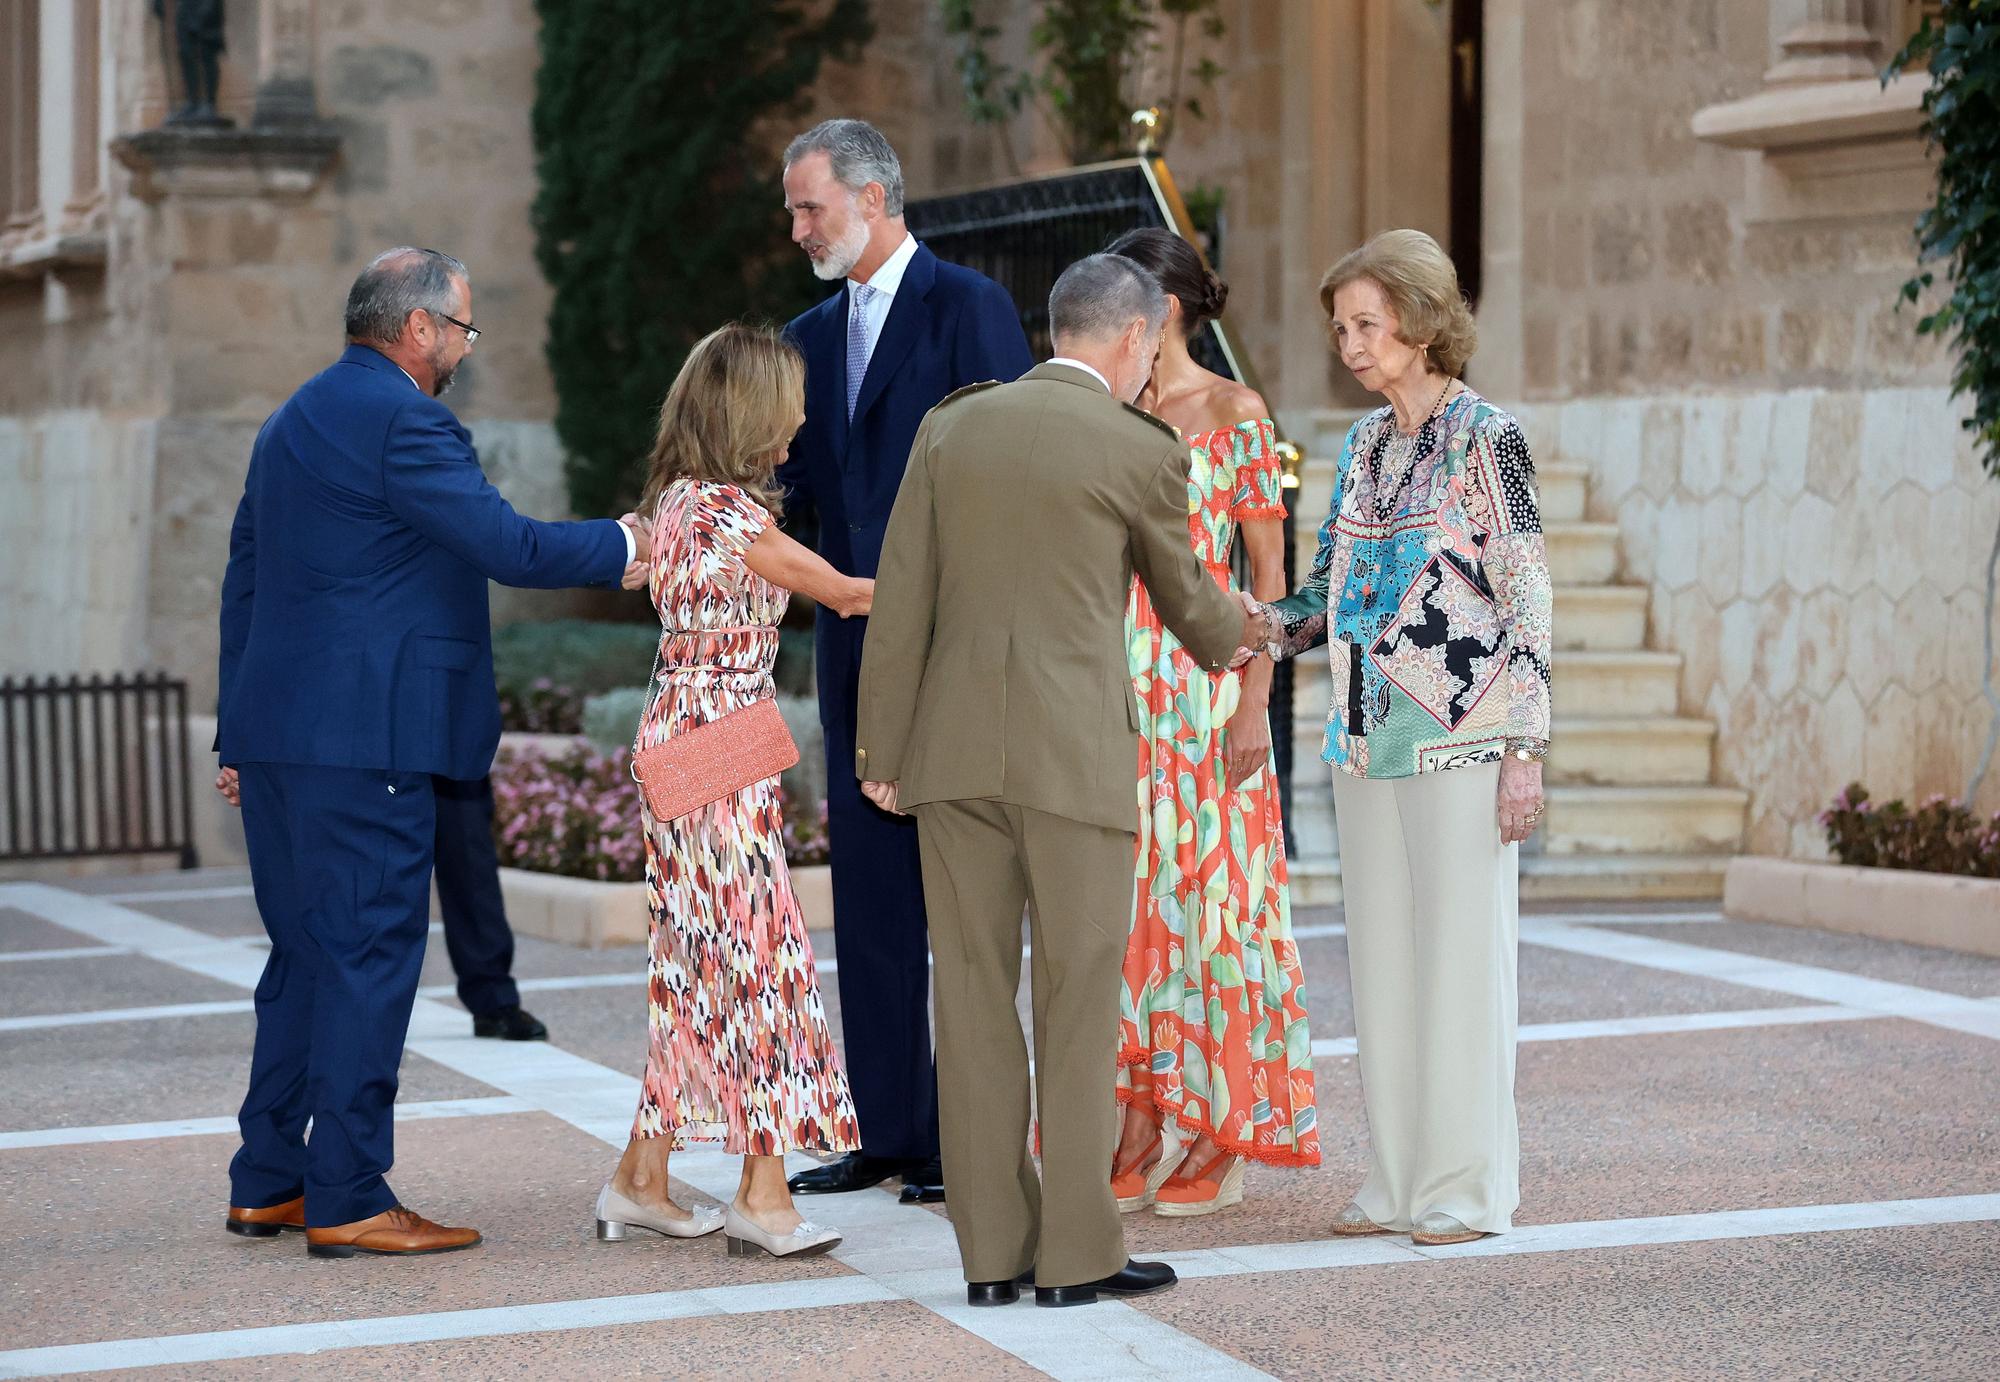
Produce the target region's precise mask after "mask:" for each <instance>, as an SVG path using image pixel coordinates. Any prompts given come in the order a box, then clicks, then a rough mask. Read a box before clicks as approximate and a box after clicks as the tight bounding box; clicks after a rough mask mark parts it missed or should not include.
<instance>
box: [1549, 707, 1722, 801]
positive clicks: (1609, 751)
mask: <svg viewBox="0 0 2000 1382" xmlns="http://www.w3.org/2000/svg"><path fill="white" fill-rule="evenodd" d="M1714 743H1715V722H1714V721H1712V720H1691V719H1681V718H1678V717H1669V716H1647V717H1633V718H1595V717H1572V718H1569V719H1562V718H1558V719H1557V720H1556V723H1555V728H1554V732H1553V741H1552V747H1551V748H1550V750H1549V760H1548V780H1549V782H1550V784H1551V785H1554V784H1556V783H1562V784H1566V785H1573V786H1600V787H1618V786H1642V785H1643V786H1666V785H1673V786H1694V785H1698V784H1702V783H1706V782H1707V781H1708V773H1709V758H1710V750H1711V748H1712V747H1713V745H1714Z"/></svg>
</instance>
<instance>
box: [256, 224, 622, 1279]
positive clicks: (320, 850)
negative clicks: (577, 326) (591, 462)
mask: <svg viewBox="0 0 2000 1382" xmlns="http://www.w3.org/2000/svg"><path fill="white" fill-rule="evenodd" d="M346 325H347V335H348V339H349V345H348V347H347V349H346V351H345V352H343V353H342V355H341V357H340V359H339V361H338V362H337V363H335V364H334V365H333V366H331V367H330V368H328V369H326V370H324V371H322V372H321V373H320V374H318V375H316V376H314V377H313V378H312V379H310V380H308V381H307V382H306V383H305V384H304V385H303V386H301V387H300V389H299V391H298V392H297V393H295V394H293V395H292V397H291V399H290V400H289V401H287V402H286V403H285V405H284V406H283V407H281V408H279V409H278V411H277V412H275V413H273V414H272V415H271V417H270V419H269V420H268V421H267V422H265V424H264V426H263V429H262V430H261V431H260V432H259V433H258V434H257V441H256V445H255V447H254V448H253V449H252V451H251V454H250V469H249V474H248V476H247V478H246V480H245V483H244V489H243V499H242V502H241V503H240V504H239V505H238V506H237V510H236V520H235V523H234V524H233V525H232V527H231V529H230V534H229V567H228V571H227V573H226V575H225V576H224V578H223V583H222V656H221V667H220V671H221V685H220V692H221V695H220V712H219V725H220V732H219V735H218V740H217V749H218V752H219V754H220V757H221V761H222V763H223V764H224V770H223V774H222V780H221V781H220V782H219V783H218V785H219V786H221V787H222V788H223V791H224V794H225V795H227V796H230V797H231V799H232V800H235V801H237V802H238V803H239V804H240V805H241V807H242V808H243V832H244V837H245V840H246V843H247V844H248V846H249V852H250V873H251V881H252V883H253V885H254V886H255V888H256V894H257V909H258V911H259V912H260V913H261V915H262V917H263V921H264V928H265V930H266V931H267V932H268V933H269V934H270V938H271V954H270V958H269V960H268V961H267V962H266V964H265V966H264V975H263V978H262V980H261V981H260V982H259V983H258V985H257V991H256V1008H257V1038H256V1046H255V1049H254V1052H253V1054H252V1058H251V1066H250V1089H249V1093H248V1095H247V1097H246V1098H245V1099H244V1102H243V1108H242V1110H241V1113H240V1114H239V1118H238V1121H239V1124H240V1126H241V1128H242V1133H243V1145H242V1147H241V1149H240V1150H239V1151H238V1152H237V1154H236V1157H235V1159H234V1160H233V1161H232V1162H231V1163H230V1167H229V1177H230V1191H231V1194H230V1204H231V1208H230V1211H229V1216H228V1220H227V1227H228V1228H229V1229H230V1230H231V1231H232V1232H234V1233H238V1234H241V1235H244V1236H246V1237H253V1238H265V1237H271V1236H274V1235H275V1234H277V1233H278V1232H279V1231H280V1230H281V1229H285V1228H303V1229H304V1230H305V1232H306V1241H307V1247H308V1251H309V1252H311V1253H312V1254H313V1255H314V1256H318V1257H351V1256H352V1255H353V1254H355V1253H356V1252H370V1253H385V1254H408V1253H426V1252H445V1251H450V1250H452V1249H456V1248H467V1247H471V1246H473V1245H474V1244H476V1243H478V1242H479V1234H478V1233H477V1232H476V1231H475V1230H473V1229H469V1228H446V1227H444V1226H442V1225H439V1224H436V1223H433V1222H431V1221H430V1220H428V1219H425V1218H423V1217H422V1216H420V1215H418V1214H415V1213H413V1212H412V1211H410V1210H408V1209H405V1208H404V1207H403V1206H402V1205H401V1204H399V1203H398V1202H397V1199H396V1196H395V1194H394V1193H393V1192H392V1191H391V1190H390V1189H389V1186H388V1183H387V1181H386V1180H385V1179H384V1176H385V1175H386V1173H387V1172H388V1169H389V1166H390V1164H391V1162H392V1161H393V1160H394V1137H393V1123H392V1117H393V1105H394V1103H395V1097H396V1074H397V1067H398V1066H399V1064H400V1063H401V1061H402V1055H403V1040H404V1037H405V1035H406V1034H407V1032H408V1029H409V1022H410V1011H411V1006H412V1004H413V1003H414V1002H415V1000H416V991H417V973H418V970H419V969H420V968H421V967H422V964H423V957H424V941H425V935H426V928H427V924H428V917H429V911H430V907H429V902H430V882H431V868H432V860H433V851H434V848H435V843H436V840H435V833H434V832H435V828H436V820H437V808H436V801H435V787H434V784H433V775H436V776H439V777H445V778H452V779H457V780H460V781H472V780H475V779H478V778H481V777H484V776H485V774H486V771H487V768H488V767H489V766H490V765H491V763H492V761H493V750H494V748H495V747H496V746H497V744H498V742H499V737H500V715H499V700H498V697H497V696H496V695H495V693H494V689H493V650H492V644H491V636H490V632H491V631H490V625H489V622H488V616H487V605H486V583H487V581H488V579H489V578H490V579H492V580H497V581H500V582H502V583H504V584H507V585H517V586H533V587H541V588H557V587H563V586H585V585H601V586H615V585H618V584H620V582H621V579H622V578H625V577H627V576H628V568H629V567H631V565H632V562H633V557H634V555H635V553H636V552H637V551H638V550H639V549H640V547H641V544H642V542H643V543H644V544H645V545H650V539H649V537H648V536H647V535H646V534H644V531H643V528H642V527H641V526H640V525H639V524H638V523H637V520H630V521H629V523H628V522H625V521H621V522H612V521H611V520H608V519H605V520H596V521H592V522H584V523H539V522H536V521H535V520H533V519H529V518H523V517H522V516H521V515H519V514H517V513H515V512H514V510H513V509H512V507H510V506H509V505H508V503H507V501H506V500H504V499H502V498H501V497H500V495H499V493H498V492H497V491H495V490H494V489H493V487H492V486H491V485H489V484H488V483H487V482H486V477H485V475H484V473H483V472H482V471H481V470H480V468H479V458H478V456H477V455H476V454H475V453H474V451H473V449H472V444H471V439H470V437H469V436H468V434H467V433H466V430H465V428H464V427H462V426H461V425H460V424H459V421H458V419H457V418H456V417H454V416H453V415H452V413H451V410H450V409H448V408H446V407H445V406H444V404H442V403H440V402H438V401H437V395H439V394H441V393H443V392H444V390H445V388H446V386H447V385H448V384H449V383H450V381H451V377H452V374H453V372H454V371H455V370H456V369H457V368H458V366H459V365H460V364H461V363H462V362H463V361H464V359H465V357H466V356H467V355H468V354H470V352H471V350H472V343H473V341H474V340H475V339H476V338H477V336H478V334H479V333H478V328H477V327H475V326H473V325H472V289H471V284H470V282H469V281H468V279H467V276H466V272H465V266H464V265H463V264H461V263H459V262H458V261H457V260H456V259H453V258H451V257H450V256H449V255H443V254H439V253H437V252H436V251H434V250H416V249H397V250H390V251H388V252H387V253H385V254H383V255H380V256H378V257H377V258H376V259H375V261H374V262H373V263H371V264H370V265H369V266H368V267H367V268H366V269H365V270H364V271H363V272H362V274H361V276H360V277H359V278H357V279H356V280H355V283H354V287H353V289H352V290H351V291H350V292H349V294H348V299H347V313H346ZM628 519H629V516H628ZM308 1120H310V1121H311V1124H312V1140H311V1142H310V1143H307V1142H306V1140H305V1130H306V1124H307V1121H308Z"/></svg>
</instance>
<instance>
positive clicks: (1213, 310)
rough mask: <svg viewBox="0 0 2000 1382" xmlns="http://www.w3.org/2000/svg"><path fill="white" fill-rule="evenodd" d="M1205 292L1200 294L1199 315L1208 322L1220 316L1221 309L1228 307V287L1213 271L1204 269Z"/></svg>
mask: <svg viewBox="0 0 2000 1382" xmlns="http://www.w3.org/2000/svg"><path fill="white" fill-rule="evenodd" d="M1202 277H1203V279H1205V280H1206V287H1207V291H1206V292H1205V293H1203V294H1202V299H1201V304H1200V307H1201V315H1202V316H1203V317H1205V318H1207V319H1208V320H1210V321H1213V320H1214V319H1215V318H1217V317H1219V316H1221V315H1222V309H1223V308H1225V307H1227V306H1228V305H1229V285H1228V284H1227V283H1226V282H1224V281H1223V278H1222V276H1221V275H1220V274H1218V273H1216V271H1215V270H1213V269H1204V270H1203V271H1202Z"/></svg>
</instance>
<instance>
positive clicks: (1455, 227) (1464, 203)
mask: <svg viewBox="0 0 2000 1382" xmlns="http://www.w3.org/2000/svg"><path fill="white" fill-rule="evenodd" d="M1484 12H1485V6H1484V4H1482V3H1481V0H1451V257H1452V262H1453V263H1455V264H1456V265H1457V266H1458V281H1459V285H1460V286H1461V287H1462V288H1464V289H1465V295H1466V297H1467V298H1469V299H1470V300H1471V301H1472V302H1473V303H1474V304H1475V305H1477V303H1478V302H1479V269H1480V259H1481V256H1480V252H1479V251H1480V239H1479V219H1480V217H1479V204H1480V183H1481V168H1482V166H1483V164H1484V161H1485V160H1484V151H1483V149H1482V147H1481V146H1482V143H1483V140H1484V137H1485V119H1484V114H1483V112H1484V109H1485V81H1486V77H1485V57H1486V44H1485V20H1484Z"/></svg>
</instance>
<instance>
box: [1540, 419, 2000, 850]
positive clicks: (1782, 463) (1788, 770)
mask: <svg viewBox="0 0 2000 1382" xmlns="http://www.w3.org/2000/svg"><path fill="white" fill-rule="evenodd" d="M1521 411H1522V414H1523V417H1524V421H1525V423H1526V425H1527V427H1528V430H1529V436H1530V441H1531V443H1532V444H1533V446H1534V448H1535V451H1536V454H1537V455H1538V456H1541V457H1544V458H1549V459H1555V460H1573V461H1587V462H1588V463H1589V465H1590V475H1591V503H1592V506H1593V509H1594V510H1595V511H1594V512H1593V514H1592V515H1591V516H1592V517H1594V518H1599V519H1603V520H1608V521H1612V522H1615V523H1617V524H1618V527H1619V534H1620V539H1621V547H1622V551H1623V556H1624V562H1625V566H1626V575H1627V577H1628V579H1631V580H1634V581H1637V582H1639V583H1641V584H1644V585H1645V586H1646V587H1647V588H1648V589H1649V591H1650V593H1651V599H1650V602H1649V608H1650V619H1649V626H1650V633H1651V642H1652V643H1653V645H1654V646H1656V647H1663V648H1671V649H1674V650H1676V651H1678V652H1680V653H1681V654H1682V656H1683V658H1684V661H1683V664H1682V668H1681V706H1682V710H1683V713H1686V714H1691V715H1699V716H1703V717H1705V718H1707V719H1710V720H1713V721H1714V722H1715V724H1716V739H1715V749H1714V760H1713V761H1714V780H1715V781H1717V782H1718V783H1722V784H1726V785H1729V786H1735V787H1742V788H1745V789H1747V790H1748V791H1749V793H1750V816H1749V826H1748V831H1747V836H1746V839H1745V847H1746V848H1747V849H1748V850H1750V851H1751V852H1752V853H1757V854H1780V855H1793V856H1799V857H1818V856H1820V855H1822V854H1823V846H1822V844H1821V838H1820V832H1819V829H1818V826H1817V824H1816V823H1815V821H1814V817H1815V816H1816V815H1817V813H1818V812H1819V811H1820V810H1821V808H1823V807H1824V806H1825V805H1826V803H1827V801H1828V799H1829V798H1831V797H1832V795H1833V794H1834V792H1836V791H1838V790H1839V789H1840V788H1841V787H1842V786H1844V785H1846V784H1847V783H1848V782H1850V781H1854V780H1860V781H1862V782H1864V783H1865V784H1867V786H1868V788H1869V790H1870V791H1871V792H1872V793H1873V794H1874V795H1875V796H1877V797H1878V798H1888V797H1892V796H1904V797H1921V796H1923V795H1926V794H1928V793H1931V792H1945V793H1949V794H1951V795H1957V794H1959V793H1960V792H1962V791H1963V790H1964V786H1965V781H1966V778H1967V777H1968V776H1969V774H1970V771H1971V768H1972V765H1973V764H1974V763H1975V762H1976V761H1977V758H1978V755H1979V750H1980V748H1981V746H1982V744H1983V743H1984V739H1985V733H1986V728H1987V723H1988V719H1989V716H1988V713H1987V710H1986V707H1985V704H1984V701H1983V699H1982V697H1981V693H1980V662H1981V659H1982V656H1983V653H1984V644H1983V628H1982V625H1983V620H1984V614H1985V593H1984V585H1983V582H1984V572H1985V563H1986V558H1987V554H1988V552H1989V550H1990V549H1991V547H1992V544H1993V534H1994V530H1995V528H1996V526H2000V488H1997V487H1996V486H1995V484H1994V482H1993V481H1992V479H1991V478H1990V477H1988V476H1986V475H1984V474H1983V473H1982V472H1981V471H1980V469H1979V466H1978V465H1977V464H1976V462H1975V461H1974V459H1973V457H1972V455H1971V453H1970V448H1969V447H1968V445H1967V444H1966V442H1965V439H1964V437H1963V434H1962V433H1961V431H1960V429H1959V427H1958V419H1959V416H1960V414H1959V411H1958V410H1957V409H1956V408H1954V407H1953V406H1952V405H1951V403H1950V402H1949V400H1948V399H1947V397H1946V392H1945V390H1944V389H1942V388H1877V389H1865V390H1864V389H1852V388H1847V389H1789V390H1784V391H1775V392H1774V391H1762V390H1759V391H1751V392H1743V393H1674V394H1655V395H1637V396H1631V397H1609V398H1606V397H1598V398H1585V399H1579V400H1573V401H1565V402H1551V403H1534V404H1529V405H1527V406H1526V407H1524V408H1523V409H1522V410H1521ZM1981 805H1982V806H1984V807H1985V809H1987V810H1994V809H2000V783H1994V782H1992V781H1989V782H1988V783H1987V784H1986V786H1985V788H1984V790H1983V791H1982V794H1981Z"/></svg>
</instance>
